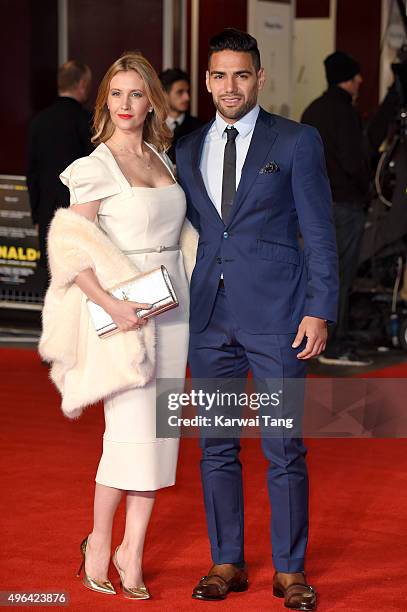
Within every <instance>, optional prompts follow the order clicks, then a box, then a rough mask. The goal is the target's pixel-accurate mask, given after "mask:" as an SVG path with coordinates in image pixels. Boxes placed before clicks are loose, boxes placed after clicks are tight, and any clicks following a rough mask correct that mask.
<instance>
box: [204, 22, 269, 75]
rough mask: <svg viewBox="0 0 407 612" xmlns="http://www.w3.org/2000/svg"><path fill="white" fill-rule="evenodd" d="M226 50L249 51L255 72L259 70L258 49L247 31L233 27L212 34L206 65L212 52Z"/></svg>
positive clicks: (255, 41)
mask: <svg viewBox="0 0 407 612" xmlns="http://www.w3.org/2000/svg"><path fill="white" fill-rule="evenodd" d="M226 50H228V51H243V52H245V53H250V55H251V56H252V61H253V65H254V68H255V70H256V72H258V71H259V70H260V67H261V62H260V51H259V49H258V47H257V40H256V39H255V38H253V36H250V34H248V33H247V32H242V31H241V30H236V29H235V28H226V30H223V32H220V33H219V34H215V36H212V38H211V39H210V41H209V52H208V65H209V64H210V61H211V57H212V55H213V54H214V53H217V52H218V51H226Z"/></svg>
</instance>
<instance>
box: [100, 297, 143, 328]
mask: <svg viewBox="0 0 407 612" xmlns="http://www.w3.org/2000/svg"><path fill="white" fill-rule="evenodd" d="M150 308H152V305H151V304H145V303H139V302H131V301H130V300H118V299H117V298H112V301H111V302H110V303H109V306H108V308H105V310H106V311H107V312H108V313H109V314H110V316H111V317H112V319H113V321H114V322H115V323H116V325H117V327H118V328H119V329H120V330H121V331H130V330H131V329H137V328H139V327H143V326H144V325H146V323H148V320H147V319H141V318H140V317H138V316H137V314H136V311H137V310H148V309H150Z"/></svg>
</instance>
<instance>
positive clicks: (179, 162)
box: [175, 139, 200, 233]
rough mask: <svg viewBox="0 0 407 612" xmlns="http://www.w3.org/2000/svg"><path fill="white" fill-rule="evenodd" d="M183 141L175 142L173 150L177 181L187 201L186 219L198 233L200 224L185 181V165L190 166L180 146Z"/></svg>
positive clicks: (189, 160) (188, 159) (189, 161)
mask: <svg viewBox="0 0 407 612" xmlns="http://www.w3.org/2000/svg"><path fill="white" fill-rule="evenodd" d="M182 141H183V139H181V140H179V141H178V142H177V145H176V148H175V160H176V162H175V163H176V168H177V179H178V182H179V184H180V185H181V187H182V189H183V190H184V193H185V198H186V201H187V218H188V219H189V221H190V222H191V223H192V225H193V226H194V228H195V229H196V231H197V232H198V233H199V231H200V223H199V213H198V211H197V210H196V208H195V206H194V205H193V204H192V201H191V195H190V192H189V189H188V185H187V181H186V179H185V164H186V163H189V164H191V158H190V157H189V158H188V156H187V155H186V153H185V151H184V148H185V147H183V146H182V145H183V143H182ZM185 160H187V161H185Z"/></svg>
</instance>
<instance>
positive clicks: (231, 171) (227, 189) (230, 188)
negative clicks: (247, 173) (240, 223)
mask: <svg viewBox="0 0 407 612" xmlns="http://www.w3.org/2000/svg"><path fill="white" fill-rule="evenodd" d="M225 132H226V136H227V142H226V144H225V153H224V156H223V179H222V219H223V222H224V223H225V224H226V223H227V222H228V219H229V215H230V211H231V209H232V204H233V199H234V197H235V194H236V142H235V140H236V136H237V135H238V134H239V132H238V131H237V129H236V128H235V127H233V126H232V127H229V128H226V129H225Z"/></svg>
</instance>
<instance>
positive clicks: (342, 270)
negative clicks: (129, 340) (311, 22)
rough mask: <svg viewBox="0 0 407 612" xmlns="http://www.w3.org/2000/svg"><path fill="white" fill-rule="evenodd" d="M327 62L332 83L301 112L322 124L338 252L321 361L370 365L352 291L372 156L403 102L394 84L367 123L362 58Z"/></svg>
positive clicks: (337, 54)
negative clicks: (332, 321) (354, 333)
mask: <svg viewBox="0 0 407 612" xmlns="http://www.w3.org/2000/svg"><path fill="white" fill-rule="evenodd" d="M324 64H325V71H326V78H327V81H328V89H327V90H326V91H325V92H324V93H323V94H322V96H320V97H319V98H317V99H316V100H314V102H312V103H311V104H310V105H309V106H308V108H306V110H305V111H304V113H303V115H302V118H301V121H302V122H303V123H307V124H309V125H312V126H314V127H316V128H317V129H318V131H319V133H320V135H321V138H322V141H323V143H324V149H325V158H326V164H327V171H328V177H329V181H330V184H331V190H332V197H333V202H334V219H335V227H336V239H337V246H338V257H339V280H340V293H339V306H338V322H337V325H335V326H334V327H333V328H332V330H331V335H330V339H329V342H328V346H327V349H326V351H325V352H324V354H323V355H321V356H320V357H319V361H320V362H321V363H327V364H335V365H345V366H366V365H370V364H371V360H368V359H366V358H364V357H362V356H360V355H359V354H358V353H357V351H356V350H355V349H354V348H352V345H351V342H350V338H349V331H348V317H349V297H350V293H351V289H352V284H353V281H354V280H355V277H356V274H357V269H358V261H359V252H360V247H361V241H362V236H363V231H364V224H365V211H366V208H367V206H368V204H369V200H370V181H371V178H372V177H371V169H370V161H371V159H372V157H373V156H374V155H375V154H376V153H377V151H378V149H379V147H380V145H381V143H382V142H383V140H384V139H385V137H386V133H387V130H388V126H389V124H390V122H391V121H392V119H393V118H394V116H395V114H396V112H397V109H398V107H399V97H398V94H397V92H396V90H395V87H394V86H393V87H391V88H390V89H389V91H388V93H387V95H386V97H385V99H384V100H383V102H382V104H381V105H380V107H379V109H378V111H377V113H376V114H375V116H374V117H373V118H372V120H371V121H370V122H369V124H368V125H367V126H366V128H365V129H364V127H363V125H362V121H361V118H360V116H359V113H358V111H357V110H356V108H355V102H356V100H357V97H358V92H359V87H360V86H361V84H362V82H363V79H362V76H361V70H360V66H359V64H358V63H357V62H356V61H355V60H354V59H353V58H352V57H350V56H349V55H347V54H346V53H343V52H342V51H335V53H332V54H331V55H329V56H328V57H327V58H326V59H325V61H324Z"/></svg>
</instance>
